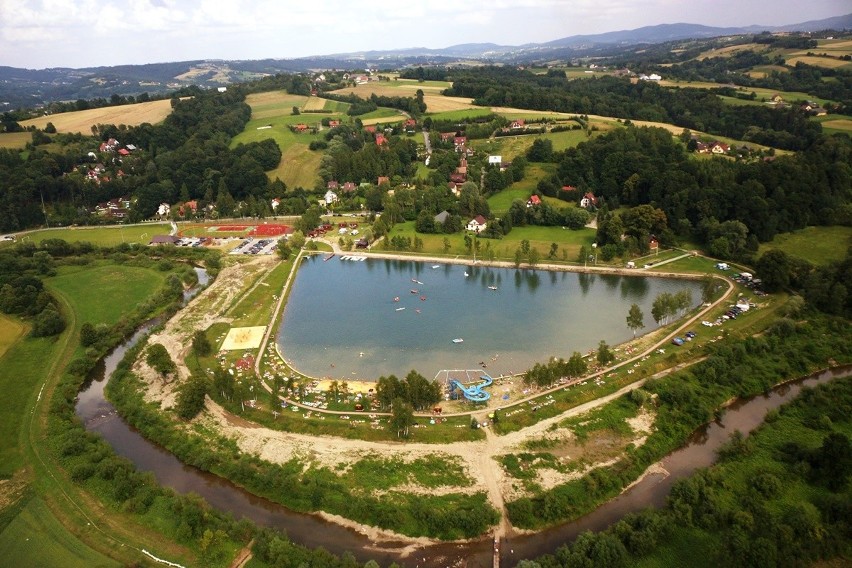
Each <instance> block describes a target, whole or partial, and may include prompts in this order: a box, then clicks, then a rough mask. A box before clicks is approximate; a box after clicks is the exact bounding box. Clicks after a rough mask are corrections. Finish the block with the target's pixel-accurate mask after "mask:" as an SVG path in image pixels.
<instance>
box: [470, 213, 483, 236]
mask: <svg viewBox="0 0 852 568" xmlns="http://www.w3.org/2000/svg"><path fill="white" fill-rule="evenodd" d="M487 226H488V222H487V221H486V220H485V217H483V216H482V215H477V216H476V217H474V218H473V219H471V220H470V221H468V223H467V230H468V231H473V232H474V233H477V234H479V233H481V232H482V231H484V230H485V228H486V227H487Z"/></svg>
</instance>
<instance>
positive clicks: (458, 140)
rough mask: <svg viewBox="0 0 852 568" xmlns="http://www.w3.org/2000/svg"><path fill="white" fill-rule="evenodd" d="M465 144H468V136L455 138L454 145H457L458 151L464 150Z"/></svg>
mask: <svg viewBox="0 0 852 568" xmlns="http://www.w3.org/2000/svg"><path fill="white" fill-rule="evenodd" d="M465 144H467V137H466V136H456V137H454V138H453V145H454V146H455V147H456V152H463V151H464V146H465Z"/></svg>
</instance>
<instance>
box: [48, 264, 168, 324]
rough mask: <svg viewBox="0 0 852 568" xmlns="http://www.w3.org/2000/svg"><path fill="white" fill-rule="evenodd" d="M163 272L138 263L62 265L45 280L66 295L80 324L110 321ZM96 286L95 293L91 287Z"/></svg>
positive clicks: (155, 284) (139, 298) (156, 284)
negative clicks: (132, 264)
mask: <svg viewBox="0 0 852 568" xmlns="http://www.w3.org/2000/svg"><path fill="white" fill-rule="evenodd" d="M166 274H167V273H166V272H163V271H159V270H153V269H151V268H141V267H138V266H127V265H114V264H104V265H100V266H91V265H89V266H67V267H65V266H63V267H60V269H59V271H58V274H57V275H56V276H54V277H52V278H50V279H49V280H48V281H47V284H48V286H49V287H51V288H52V289H57V290H60V291H61V292H62V294H64V295H65V297H66V298H67V299H68V302H69V303H70V304H71V307H72V308H73V309H74V312H75V313H77V314H79V316H78V320H79V322H78V323H79V324H81V325H82V324H84V323H91V324H95V325H97V324H101V323H105V324H107V325H112V324H114V323H116V322H117V321H118V320H119V319H120V318H121V317H122V315H123V314H125V313H127V312H128V311H129V309H132V308H133V307H135V306H136V305H138V304H140V303H141V302H143V301H144V300H145V299H146V298H147V297H148V296H150V295H151V294H153V293H154V292H155V291H157V290H159V288H160V287H161V286H162V285H163V282H165V279H166ZM93 290H97V294H93V293H92V291H93Z"/></svg>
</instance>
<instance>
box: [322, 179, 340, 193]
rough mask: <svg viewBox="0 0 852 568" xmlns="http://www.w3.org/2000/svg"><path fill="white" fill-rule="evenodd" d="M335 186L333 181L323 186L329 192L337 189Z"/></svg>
mask: <svg viewBox="0 0 852 568" xmlns="http://www.w3.org/2000/svg"><path fill="white" fill-rule="evenodd" d="M337 186H338V184H337V182H336V181H334V180H331V181H329V182H328V183H327V184H325V188H326V189H330V190H332V191H334V190H336V189H337Z"/></svg>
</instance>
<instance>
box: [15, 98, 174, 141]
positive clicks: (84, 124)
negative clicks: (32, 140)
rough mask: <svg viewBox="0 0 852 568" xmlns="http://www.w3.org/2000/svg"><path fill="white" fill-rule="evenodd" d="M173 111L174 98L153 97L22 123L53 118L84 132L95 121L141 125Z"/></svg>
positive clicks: (62, 127) (66, 128) (40, 123)
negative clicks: (130, 103)
mask: <svg viewBox="0 0 852 568" xmlns="http://www.w3.org/2000/svg"><path fill="white" fill-rule="evenodd" d="M171 112H172V106H171V101H170V100H169V99H164V100H161V101H150V102H147V103H136V104H132V105H121V106H114V107H105V108H94V109H89V110H78V111H75V112H63V113H60V114H52V115H49V116H40V117H38V118H32V119H30V120H25V121H23V122H21V126H23V127H24V128H26V127H27V126H35V127H36V128H44V127H45V126H46V125H47V123H48V122H52V123H53V126H55V127H56V130H57V132H80V133H82V134H91V133H92V126H93V125H95V124H116V125H118V124H126V125H128V126H137V125H139V124H142V123H143V122H150V123H151V124H156V123H158V122H161V121H162V120H163V119H164V118H166V117H167V116H168V115H169V114H171Z"/></svg>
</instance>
